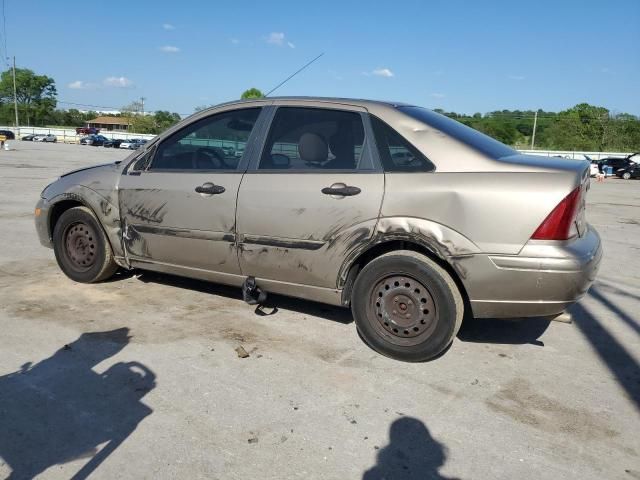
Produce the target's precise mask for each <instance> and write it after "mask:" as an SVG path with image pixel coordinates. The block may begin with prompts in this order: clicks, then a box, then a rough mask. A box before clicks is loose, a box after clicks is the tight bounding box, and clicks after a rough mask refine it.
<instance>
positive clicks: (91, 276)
mask: <svg viewBox="0 0 640 480" xmlns="http://www.w3.org/2000/svg"><path fill="white" fill-rule="evenodd" d="M53 249H54V252H55V255H56V260H57V262H58V265H59V266H60V269H61V270H62V271H63V272H64V273H65V275H66V276H67V277H69V278H70V279H72V280H75V281H76V282H82V283H92V282H99V281H102V280H106V279H107V278H109V277H111V276H112V275H113V274H114V273H115V272H116V270H117V269H118V265H117V264H116V262H115V261H114V259H113V253H112V251H111V245H109V241H108V240H107V237H106V235H105V233H104V231H103V230H102V226H101V225H100V223H99V222H98V219H97V218H96V217H95V215H94V214H93V212H92V211H91V210H89V209H88V208H87V207H74V208H70V209H69V210H67V211H65V212H64V213H63V214H62V215H61V216H60V218H59V219H58V221H57V222H56V225H55V227H54V230H53Z"/></svg>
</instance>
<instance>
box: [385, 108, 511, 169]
mask: <svg viewBox="0 0 640 480" xmlns="http://www.w3.org/2000/svg"><path fill="white" fill-rule="evenodd" d="M397 108H398V110H400V111H401V112H403V113H406V114H407V115H409V116H410V117H413V118H415V119H416V120H418V121H420V122H423V123H426V124H427V125H429V126H431V127H433V128H437V129H438V130H440V131H441V132H442V133H445V134H446V135H449V136H450V137H453V138H455V139H456V140H458V141H460V142H462V143H464V144H466V145H469V146H470V147H471V148H473V149H475V150H478V151H479V152H481V153H484V154H485V155H487V156H489V157H491V158H501V157H507V156H509V155H516V154H517V152H516V151H515V150H514V149H513V148H511V147H508V146H507V145H505V144H504V143H501V142H499V141H497V140H495V139H493V138H491V137H490V136H488V135H485V134H484V133H481V132H479V131H477V130H474V129H473V128H471V127H467V126H466V125H464V124H462V123H460V122H456V121H455V120H453V119H451V118H449V117H446V116H444V115H441V114H439V113H436V112H432V111H431V110H427V109H426V108H422V107H397Z"/></svg>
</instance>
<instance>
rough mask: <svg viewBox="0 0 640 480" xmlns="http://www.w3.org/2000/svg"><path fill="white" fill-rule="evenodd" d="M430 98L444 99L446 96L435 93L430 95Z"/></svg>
mask: <svg viewBox="0 0 640 480" xmlns="http://www.w3.org/2000/svg"><path fill="white" fill-rule="evenodd" d="M431 96H432V97H433V98H444V97H446V95H445V94H444V93H437V92H434V93H432V94H431Z"/></svg>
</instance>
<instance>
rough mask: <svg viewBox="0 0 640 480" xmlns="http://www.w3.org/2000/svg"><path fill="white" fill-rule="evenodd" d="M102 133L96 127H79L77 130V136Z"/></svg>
mask: <svg viewBox="0 0 640 480" xmlns="http://www.w3.org/2000/svg"><path fill="white" fill-rule="evenodd" d="M98 133H100V129H99V128H94V127H78V128H76V134H78V135H97V134H98Z"/></svg>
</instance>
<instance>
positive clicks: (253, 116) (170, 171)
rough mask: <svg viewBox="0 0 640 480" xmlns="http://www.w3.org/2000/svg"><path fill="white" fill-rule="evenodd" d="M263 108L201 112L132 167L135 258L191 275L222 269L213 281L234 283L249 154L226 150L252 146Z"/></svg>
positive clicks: (126, 197) (127, 240) (124, 194)
mask: <svg viewBox="0 0 640 480" xmlns="http://www.w3.org/2000/svg"><path fill="white" fill-rule="evenodd" d="M261 111H262V109H261V108H260V107H258V106H253V107H246V108H242V109H237V107H236V109H232V110H227V111H221V112H218V113H214V114H212V115H210V116H208V117H205V118H202V119H200V120H198V121H196V122H193V123H191V124H189V125H187V126H185V127H184V128H182V129H181V130H178V131H177V132H175V133H174V134H172V135H171V136H169V137H167V138H166V139H164V140H163V141H161V142H160V143H159V144H157V145H153V146H152V147H151V148H150V149H147V151H146V152H145V154H143V155H141V157H140V160H138V161H136V162H135V163H134V164H133V165H132V167H130V168H129V169H128V170H127V172H126V173H125V174H124V176H123V177H122V179H121V181H120V184H119V204H120V212H121V218H122V223H123V243H124V248H125V251H126V254H127V257H128V258H129V260H130V262H131V264H132V265H142V266H146V267H147V268H151V269H157V270H165V271H185V272H184V273H186V274H188V275H191V276H205V277H207V275H200V274H203V273H205V272H218V273H219V274H220V275H219V278H215V279H216V280H218V281H221V282H226V283H237V279H236V278H234V277H233V276H234V275H235V276H237V275H239V273H240V268H239V266H238V258H237V253H236V248H235V236H236V228H235V213H236V198H237V193H238V187H239V185H240V182H241V180H242V175H243V173H244V171H245V170H246V165H247V162H248V159H247V158H245V157H244V156H235V155H230V154H228V152H234V151H237V150H239V149H240V148H241V147H245V145H246V146H247V148H245V152H249V151H251V148H250V147H251V145H252V142H253V141H254V137H255V130H256V128H255V126H256V124H257V123H258V119H259V117H260V114H261ZM223 147H224V148H223ZM225 152H227V153H225ZM199 273H200V274H199Z"/></svg>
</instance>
